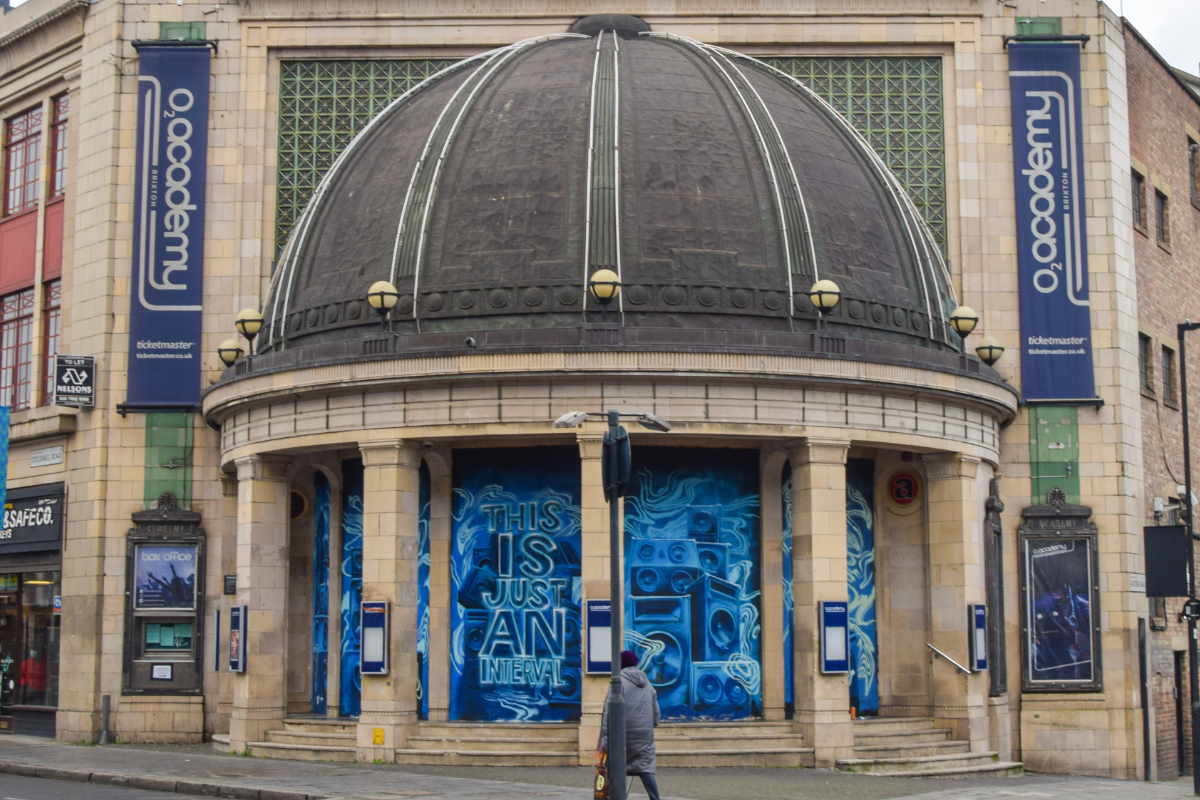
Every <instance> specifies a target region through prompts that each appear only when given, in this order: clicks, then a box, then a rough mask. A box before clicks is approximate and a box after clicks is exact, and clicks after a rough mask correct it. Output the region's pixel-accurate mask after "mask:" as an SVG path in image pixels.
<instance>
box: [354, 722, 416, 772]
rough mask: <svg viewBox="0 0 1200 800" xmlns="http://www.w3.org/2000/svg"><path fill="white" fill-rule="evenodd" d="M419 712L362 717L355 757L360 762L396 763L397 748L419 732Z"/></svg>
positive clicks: (405, 744)
mask: <svg viewBox="0 0 1200 800" xmlns="http://www.w3.org/2000/svg"><path fill="white" fill-rule="evenodd" d="M416 729H417V716H416V714H413V713H408V712H406V713H401V714H378V713H376V714H368V713H367V712H363V713H362V714H361V715H360V716H359V718H358V728H357V734H358V735H357V737H356V741H355V749H356V753H355V760H356V761H358V763H360V764H394V763H395V762H396V748H402V747H407V746H408V737H409V736H412V735H413V734H414V733H416Z"/></svg>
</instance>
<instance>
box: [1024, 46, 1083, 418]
mask: <svg viewBox="0 0 1200 800" xmlns="http://www.w3.org/2000/svg"><path fill="white" fill-rule="evenodd" d="M1008 63H1009V82H1010V86H1011V89H1012V126H1013V167H1014V179H1015V182H1016V185H1015V189H1016V191H1015V194H1016V202H1017V267H1018V272H1019V275H1020V302H1021V393H1022V395H1023V397H1024V399H1025V400H1026V402H1037V401H1039V400H1057V401H1064V400H1079V401H1081V402H1090V401H1092V400H1093V399H1094V398H1095V395H1096V385H1095V378H1094V376H1093V371H1092V340H1091V313H1090V308H1089V306H1088V302H1089V301H1088V263H1087V219H1086V216H1087V214H1086V206H1085V204H1084V196H1083V180H1084V168H1083V129H1082V113H1081V104H1080V84H1079V44H1078V43H1076V42H1012V43H1010V44H1009V47H1008Z"/></svg>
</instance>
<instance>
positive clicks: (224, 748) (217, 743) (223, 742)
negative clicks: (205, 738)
mask: <svg viewBox="0 0 1200 800" xmlns="http://www.w3.org/2000/svg"><path fill="white" fill-rule="evenodd" d="M212 746H213V749H214V750H216V751H217V752H218V753H228V752H229V734H228V733H214V734H213V737H212Z"/></svg>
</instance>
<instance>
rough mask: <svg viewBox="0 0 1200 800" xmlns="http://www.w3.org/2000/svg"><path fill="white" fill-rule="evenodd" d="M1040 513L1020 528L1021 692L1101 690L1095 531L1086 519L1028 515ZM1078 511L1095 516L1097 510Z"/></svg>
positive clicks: (1080, 517) (1029, 518)
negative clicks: (1093, 512)
mask: <svg viewBox="0 0 1200 800" xmlns="http://www.w3.org/2000/svg"><path fill="white" fill-rule="evenodd" d="M1052 494H1053V493H1052ZM1042 508H1045V506H1035V507H1034V508H1033V509H1026V510H1025V511H1026V522H1025V524H1023V525H1021V526H1020V528H1019V529H1018V547H1019V556H1020V573H1021V574H1020V580H1021V629H1022V631H1021V632H1022V641H1021V649H1022V654H1021V655H1022V662H1023V663H1022V675H1021V682H1022V689H1023V691H1026V692H1098V691H1100V690H1101V688H1102V686H1101V665H1100V609H1099V598H1100V586H1099V578H1098V574H1099V569H1098V561H1097V555H1096V550H1097V539H1098V536H1097V533H1096V527H1095V525H1094V524H1092V523H1090V522H1088V521H1086V517H1083V516H1082V515H1077V516H1074V517H1072V516H1065V515H1064V516H1059V517H1057V518H1052V517H1051V518H1044V517H1041V516H1033V517H1032V518H1031V515H1030V514H1029V512H1030V511H1035V510H1038V509H1042ZM1068 508H1072V507H1071V506H1068ZM1073 508H1078V509H1084V510H1085V511H1086V512H1087V516H1088V517H1090V515H1091V509H1085V507H1083V506H1074V507H1073ZM1039 523H1041V524H1039Z"/></svg>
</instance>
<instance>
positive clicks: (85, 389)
mask: <svg viewBox="0 0 1200 800" xmlns="http://www.w3.org/2000/svg"><path fill="white" fill-rule="evenodd" d="M54 405H56V406H75V407H77V408H91V407H92V406H94V405H96V359H94V358H92V357H91V356H63V355H58V356H55V357H54Z"/></svg>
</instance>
